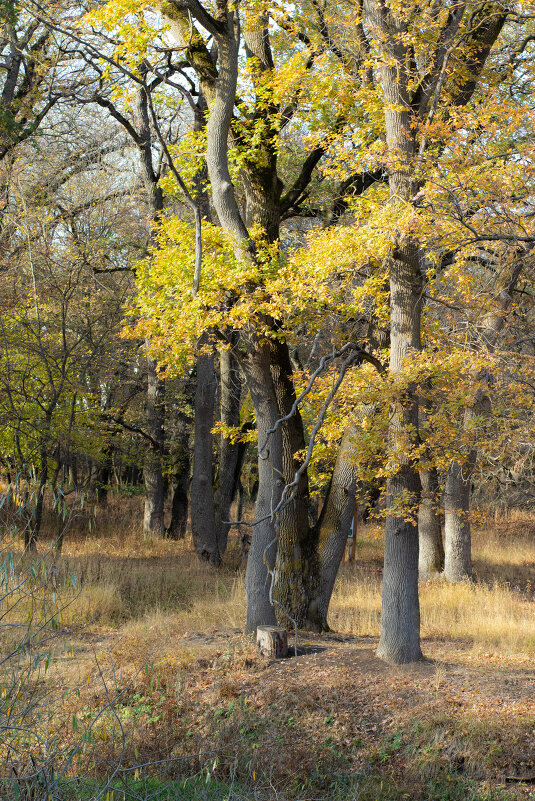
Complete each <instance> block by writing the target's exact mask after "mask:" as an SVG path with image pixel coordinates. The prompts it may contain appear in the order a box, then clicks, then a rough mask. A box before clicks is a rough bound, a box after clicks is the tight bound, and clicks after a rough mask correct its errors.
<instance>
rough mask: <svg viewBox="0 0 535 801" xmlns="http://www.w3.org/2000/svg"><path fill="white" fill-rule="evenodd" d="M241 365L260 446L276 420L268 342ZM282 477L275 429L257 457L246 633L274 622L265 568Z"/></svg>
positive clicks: (273, 542) (270, 564)
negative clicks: (254, 415)
mask: <svg viewBox="0 0 535 801" xmlns="http://www.w3.org/2000/svg"><path fill="white" fill-rule="evenodd" d="M242 364H243V369H244V373H245V376H246V378H247V385H248V387H249V391H250V393H251V399H252V402H253V406H254V409H255V412H256V421H257V433H258V443H259V448H261V447H262V445H263V444H264V443H265V442H266V441H267V437H268V434H267V432H268V430H269V429H270V428H272V427H273V426H274V425H275V423H276V421H277V420H278V419H279V408H278V405H277V398H276V396H275V392H274V390H273V384H272V378H271V370H270V354H269V344H267V343H266V344H263V345H258V347H257V349H256V351H255V352H253V353H252V354H248V355H247V356H246V358H245V359H244V360H243V362H242ZM281 476H282V436H281V432H280V429H278V430H277V431H276V432H275V433H274V434H273V435H270V437H269V442H268V445H267V447H266V449H265V452H264V453H263V454H262V455H260V454H259V457H258V494H257V497H256V505H255V515H254V523H255V526H254V528H253V536H252V540H251V547H250V549H249V556H248V559H247V570H246V573H245V594H246V599H247V613H246V621H245V630H246V631H247V632H254V631H256V629H257V627H258V626H262V625H271V626H276V625H277V618H276V616H275V610H274V608H273V604H272V603H271V598H270V590H271V580H272V576H271V575H270V574H269V573H268V570H269V571H272V570H273V568H274V566H275V557H276V554H277V537H276V533H275V528H274V525H273V518H272V510H273V508H274V507H275V506H276V505H277V504H278V502H279V500H280V497H281V493H282V490H283V486H284V482H283V480H282V478H281Z"/></svg>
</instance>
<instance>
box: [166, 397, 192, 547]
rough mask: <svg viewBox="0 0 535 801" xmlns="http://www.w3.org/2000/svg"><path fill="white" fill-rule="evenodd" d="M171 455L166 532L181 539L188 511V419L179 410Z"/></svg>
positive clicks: (173, 537)
mask: <svg viewBox="0 0 535 801" xmlns="http://www.w3.org/2000/svg"><path fill="white" fill-rule="evenodd" d="M172 457H173V465H174V467H173V472H174V479H173V484H174V487H173V498H172V501H171V520H170V523H169V527H168V528H167V531H166V534H167V536H168V537H169V538H170V539H172V540H182V539H184V537H185V536H186V529H187V525H188V511H189V496H188V491H189V477H190V449H189V419H188V418H187V417H186V415H185V414H183V413H181V412H179V414H178V421H177V427H176V429H175V436H174V442H173V446H172Z"/></svg>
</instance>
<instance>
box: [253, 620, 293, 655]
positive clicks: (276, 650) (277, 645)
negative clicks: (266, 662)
mask: <svg viewBox="0 0 535 801" xmlns="http://www.w3.org/2000/svg"><path fill="white" fill-rule="evenodd" d="M256 644H257V646H258V648H259V649H260V653H261V654H262V656H269V657H271V658H272V659H282V658H283V657H285V656H288V634H287V632H286V629H280V628H278V626H258V628H257V630H256Z"/></svg>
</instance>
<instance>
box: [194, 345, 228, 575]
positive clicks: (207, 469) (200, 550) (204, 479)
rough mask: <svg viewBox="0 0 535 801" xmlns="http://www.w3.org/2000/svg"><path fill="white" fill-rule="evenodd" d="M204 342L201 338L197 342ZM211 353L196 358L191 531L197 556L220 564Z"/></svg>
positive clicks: (212, 355) (213, 377)
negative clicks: (214, 469) (216, 518)
mask: <svg viewBox="0 0 535 801" xmlns="http://www.w3.org/2000/svg"><path fill="white" fill-rule="evenodd" d="M199 344H200V345H201V346H202V345H203V344H206V343H205V342H204V340H202V341H201V342H200V343H199ZM214 358H215V357H214V354H213V353H210V354H200V355H199V356H198V357H197V385H196V389H195V441H194V446H193V477H192V481H191V494H190V506H191V533H192V536H193V545H194V548H195V551H196V553H197V555H198V556H199V558H200V559H202V560H204V561H207V562H210V564H211V565H213V566H217V565H219V563H220V561H221V560H220V555H219V548H218V545H217V532H216V525H215V510H214V495H213V458H214V457H213V442H212V428H213V425H214V406H215V395H216V389H217V381H216V374H215V367H214Z"/></svg>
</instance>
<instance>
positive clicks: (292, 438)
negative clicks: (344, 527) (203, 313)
mask: <svg viewBox="0 0 535 801" xmlns="http://www.w3.org/2000/svg"><path fill="white" fill-rule="evenodd" d="M270 372H271V376H272V381H273V389H274V392H275V397H276V401H277V407H278V410H279V418H281V417H285V416H287V415H289V413H290V411H291V409H292V406H293V404H294V402H295V397H296V396H295V388H294V383H293V376H292V367H291V362H290V354H289V351H288V346H287V344H286V342H278V341H277V340H274V341H272V342H271V343H270ZM279 430H280V432H281V445H282V481H283V485H289V484H291V483H292V482H293V481H294V478H295V475H296V472H297V471H298V469H299V467H300V463H301V458H302V457H300V458H299V459H297V458H296V454H297V453H299V452H302V451H303V450H304V448H305V434H304V429H303V421H302V419H301V414H300V412H299V410H297V411H296V412H295V414H293V415H292V416H291V417H290V418H289V419H287V420H285V421H284V423H282V424H281V425H280V426H279ZM293 496H294V497H293V499H292V500H291V501H290V502H289V503H287V504H285V505H284V506H283V508H282V509H281V510H280V512H279V513H278V515H277V521H276V524H277V535H278V545H277V561H276V570H275V572H276V581H275V586H274V597H275V599H276V601H277V606H276V612H277V616H278V617H279V619H280V621H281V623H283V624H284V625H286V624H287V623H288V620H290V621H291V622H292V624H293V625H297V626H299V627H312V628H315V625H316V624H315V621H311V620H309V619H308V612H309V605H310V599H311V598H312V597H316V595H317V594H318V592H319V586H320V565H319V557H318V550H317V544H318V533H317V531H316V529H314V528H310V526H309V522H308V514H309V494H308V476H307V473H306V471H304V472H303V473H302V474H301V476H300V478H299V482H298V485H297V487H295V488H294V490H293Z"/></svg>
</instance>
